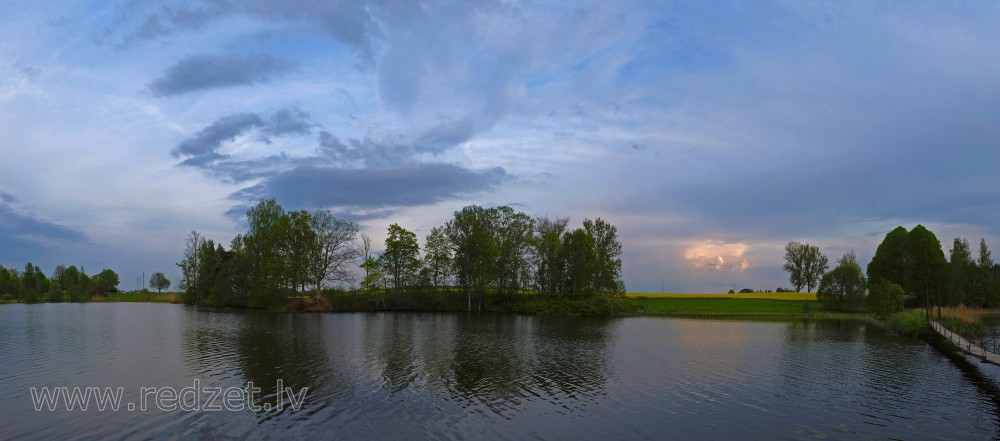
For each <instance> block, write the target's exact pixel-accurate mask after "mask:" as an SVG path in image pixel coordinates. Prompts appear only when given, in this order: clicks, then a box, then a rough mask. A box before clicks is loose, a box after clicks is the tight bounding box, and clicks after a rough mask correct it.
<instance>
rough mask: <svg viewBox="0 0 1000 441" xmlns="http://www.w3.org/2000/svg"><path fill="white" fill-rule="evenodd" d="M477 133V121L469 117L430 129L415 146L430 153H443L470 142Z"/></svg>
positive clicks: (418, 139)
mask: <svg viewBox="0 0 1000 441" xmlns="http://www.w3.org/2000/svg"><path fill="white" fill-rule="evenodd" d="M475 133H476V124H475V121H473V119H472V118H468V117H467V118H463V119H460V120H458V121H454V122H449V123H445V124H440V125H438V126H435V127H432V128H430V129H429V130H427V131H426V132H424V134H423V135H421V136H420V137H419V138H417V141H416V143H415V144H416V145H417V146H419V147H420V148H421V149H422V150H425V151H428V152H430V153H435V154H437V153H443V152H445V151H447V150H449V149H451V148H453V147H455V146H457V145H459V144H461V143H463V142H466V141H468V140H469V139H471V138H472V135H474V134H475Z"/></svg>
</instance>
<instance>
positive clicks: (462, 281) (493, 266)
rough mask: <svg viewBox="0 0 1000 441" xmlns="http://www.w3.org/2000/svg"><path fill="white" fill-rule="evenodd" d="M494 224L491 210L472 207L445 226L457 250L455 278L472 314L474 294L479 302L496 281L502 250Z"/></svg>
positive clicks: (466, 208) (457, 213)
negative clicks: (463, 292) (494, 234)
mask: <svg viewBox="0 0 1000 441" xmlns="http://www.w3.org/2000/svg"><path fill="white" fill-rule="evenodd" d="M494 227H495V223H494V221H493V216H492V213H491V212H490V210H487V209H485V208H483V207H480V206H477V205H470V206H467V207H464V208H462V210H460V211H456V212H455V215H454V217H453V218H452V219H451V220H449V221H448V222H447V223H446V224H445V231H446V233H447V235H448V241H449V242H450V243H451V247H452V249H453V250H454V252H455V254H454V262H455V276H456V278H457V279H458V284H459V285H460V286H461V287H462V290H463V291H465V295H466V300H467V302H468V308H469V311H471V310H472V293H473V292H475V293H476V295H477V296H478V299H479V309H480V310H482V298H483V293H484V292H485V291H486V289H487V288H488V287H489V286H491V285H492V284H493V282H494V281H495V280H496V274H497V256H498V255H499V254H500V249H499V248H500V247H499V245H498V244H497V242H496V239H495V237H494V236H493V229H494Z"/></svg>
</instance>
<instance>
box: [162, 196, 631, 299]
mask: <svg viewBox="0 0 1000 441" xmlns="http://www.w3.org/2000/svg"><path fill="white" fill-rule="evenodd" d="M247 221H248V224H249V231H247V232H246V233H245V234H241V235H237V236H236V237H235V238H233V239H232V241H230V244H229V248H228V249H226V248H225V247H223V246H222V244H217V243H215V242H214V241H213V240H211V239H206V238H204V237H203V236H202V235H201V234H199V233H198V232H196V231H192V232H191V234H190V235H188V237H187V239H186V246H185V252H184V259H183V260H182V261H181V262H180V263H178V266H179V267H180V268H181V273H182V280H181V288H182V289H183V291H184V292H183V301H184V302H185V303H188V304H209V305H218V306H222V305H228V306H249V307H273V306H278V305H281V304H283V303H285V302H286V301H288V299H289V298H291V297H300V296H301V294H309V295H316V296H319V294H321V293H322V292H323V288H324V287H325V286H327V285H334V286H338V287H339V288H340V289H341V290H350V291H353V292H354V293H355V294H357V293H365V294H370V295H372V299H373V301H375V302H381V304H382V305H383V307H386V305H385V302H386V297H389V301H393V299H398V298H399V295H400V293H403V292H405V293H407V294H408V295H409V294H413V293H437V292H439V291H448V292H453V291H454V289H459V290H460V291H461V292H462V293H463V294H464V296H465V303H466V307H467V308H468V309H473V308H478V309H482V305H483V302H494V303H500V304H502V303H505V302H507V301H509V300H510V299H511V298H512V297H513V296H514V295H515V294H529V293H531V294H542V295H546V296H552V297H559V298H567V299H585V298H592V297H597V296H609V295H618V294H623V293H624V292H625V287H624V284H623V283H622V279H621V264H622V263H621V255H622V246H621V242H619V239H618V231H617V228H615V227H614V226H613V225H611V224H609V223H607V222H605V221H604V220H602V219H594V220H591V219H586V220H584V221H583V225H582V227H580V228H576V229H573V230H570V228H569V219H568V218H556V219H550V218H548V217H538V218H532V217H531V216H528V215H527V214H525V213H522V212H518V211H515V210H514V209H512V208H511V207H508V206H500V207H494V208H484V207H480V206H474V205H473V206H468V207H465V208H463V209H461V210H459V211H456V212H455V213H454V216H453V217H452V218H451V219H450V220H448V221H447V222H446V223H445V224H444V225H442V226H438V227H434V228H432V229H431V230H430V232H429V233H428V234H427V236H426V237H425V238H424V242H423V245H422V246H421V245H420V243H419V241H418V239H417V235H416V234H415V233H413V232H412V231H409V230H407V229H405V228H403V227H401V226H399V225H397V224H392V225H390V226H389V229H388V235H387V238H386V241H385V246H384V251H383V252H381V253H375V252H374V250H373V248H372V243H371V238H370V237H369V236H367V235H365V234H359V232H358V226H357V224H356V223H354V222H351V221H347V220H343V219H338V218H336V217H334V216H333V214H332V213H331V212H330V211H328V210H316V211H313V212H308V211H303V210H297V211H286V210H284V209H283V208H282V207H281V206H280V205H278V203H277V202H276V201H275V200H274V199H269V200H261V201H260V202H259V203H258V204H257V205H256V206H254V207H252V208H251V209H250V210H248V211H247ZM356 273H357V274H358V277H357V278H356V277H355V274H356ZM357 279H360V280H357ZM359 281H360V284H358V283H357V282H359ZM386 293H391V294H393V296H386V295H385V294H386ZM474 303H475V306H474V305H473V304H474Z"/></svg>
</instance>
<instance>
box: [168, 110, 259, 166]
mask: <svg viewBox="0 0 1000 441" xmlns="http://www.w3.org/2000/svg"><path fill="white" fill-rule="evenodd" d="M263 125H264V120H263V119H262V118H261V117H260V115H257V114H256V113H239V114H236V115H229V116H226V117H223V118H220V119H219V120H218V121H216V122H214V123H212V125H210V126H208V127H205V128H204V129H201V131H199V132H198V133H197V134H196V135H195V136H194V137H192V138H188V139H185V140H184V141H182V142H181V143H180V144H178V145H177V147H176V148H175V149H174V151H173V152H172V153H173V155H174V157H175V158H176V157H180V156H202V155H208V154H210V153H215V151H216V150H218V149H219V147H221V146H222V143H224V142H226V141H232V140H233V139H235V138H236V137H237V136H239V135H242V134H243V133H244V132H246V131H247V130H250V129H253V128H257V127H260V126H263Z"/></svg>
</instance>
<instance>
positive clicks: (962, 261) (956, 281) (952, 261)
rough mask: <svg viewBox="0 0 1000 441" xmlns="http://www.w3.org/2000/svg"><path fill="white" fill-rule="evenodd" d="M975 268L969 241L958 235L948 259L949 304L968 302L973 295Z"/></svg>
mask: <svg viewBox="0 0 1000 441" xmlns="http://www.w3.org/2000/svg"><path fill="white" fill-rule="evenodd" d="M975 268H976V264H975V262H973V260H972V252H971V251H970V250H969V241H967V240H965V239H962V238H959V237H956V238H955V241H954V242H953V243H952V247H951V252H950V255H949V259H948V299H947V303H948V305H952V306H953V305H959V304H966V300H967V298H968V297H971V295H972V293H971V291H972V289H971V288H972V284H973V276H974V274H975Z"/></svg>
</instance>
